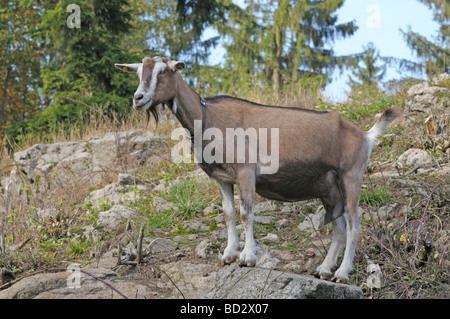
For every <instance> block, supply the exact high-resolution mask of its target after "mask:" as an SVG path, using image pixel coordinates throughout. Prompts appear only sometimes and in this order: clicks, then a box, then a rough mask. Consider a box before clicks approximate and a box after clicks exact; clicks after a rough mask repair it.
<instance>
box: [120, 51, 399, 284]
mask: <svg viewBox="0 0 450 319" xmlns="http://www.w3.org/2000/svg"><path fill="white" fill-rule="evenodd" d="M115 66H116V67H118V68H119V69H122V70H123V71H127V72H136V73H137V74H138V75H139V79H140V84H139V87H138V89H137V91H136V93H135V94H134V98H133V107H134V108H135V109H138V110H146V111H147V112H149V111H151V112H153V113H154V114H156V107H157V106H158V105H159V104H161V103H164V104H166V105H168V106H169V108H170V109H171V110H172V112H173V113H174V114H175V116H176V117H177V118H178V120H179V121H180V123H181V124H182V126H183V127H184V128H186V129H187V130H188V131H189V132H190V134H191V136H192V137H193V138H195V139H196V141H197V136H199V135H201V134H202V133H203V132H204V131H205V130H208V129H209V128H215V129H216V130H219V131H220V132H222V135H221V136H223V137H224V136H226V133H227V129H230V128H234V129H237V128H242V129H243V130H245V131H244V132H247V133H248V132H250V131H249V130H250V129H254V130H253V131H252V132H256V139H257V142H258V143H257V145H258V146H257V148H256V151H257V154H259V151H260V148H261V147H265V148H267V153H271V154H273V153H274V152H277V155H278V158H277V161H278V163H276V164H277V170H276V171H275V172H271V173H262V170H263V168H265V166H267V161H263V160H262V158H261V157H260V156H259V155H258V157H257V161H255V162H251V161H250V160H249V159H250V157H251V154H250V153H251V150H250V146H249V144H251V143H250V134H246V136H245V140H246V141H247V142H246V143H245V146H244V151H245V152H246V154H248V156H247V157H248V158H247V159H246V160H245V161H244V162H242V161H239V160H236V158H237V153H238V151H242V149H236V148H235V147H234V137H232V138H231V139H228V136H227V139H226V140H225V138H223V139H224V140H223V141H222V140H221V141H219V142H221V143H219V144H218V145H222V146H223V149H216V150H215V151H216V152H219V153H218V154H220V153H221V152H222V154H223V158H222V159H223V160H222V161H216V162H212V163H207V162H206V161H201V159H200V167H201V168H202V169H203V170H204V171H205V172H206V173H207V174H208V176H210V177H211V178H213V179H215V180H217V182H218V184H219V187H220V191H221V195H222V204H223V210H224V213H225V219H226V225H227V230H228V243H227V247H226V248H225V251H224V254H223V256H222V263H223V264H224V265H225V264H230V263H232V262H234V261H235V260H236V259H237V258H238V257H239V260H240V265H241V266H250V267H252V266H255V264H256V259H257V258H256V243H255V240H254V238H253V211H254V202H255V192H256V193H258V194H260V195H262V196H264V197H266V198H268V199H274V200H280V201H291V202H293V201H299V200H306V199H313V198H320V199H321V200H322V202H323V205H324V208H325V211H326V214H325V217H324V222H323V225H325V224H327V223H329V222H331V223H332V225H333V239H332V243H331V246H330V248H329V250H328V254H327V256H326V258H325V260H324V261H323V263H322V264H321V265H320V266H319V267H318V268H317V273H318V275H319V276H320V277H321V278H324V279H329V278H330V277H331V276H332V273H331V272H332V268H333V267H335V266H336V262H337V258H338V255H339V253H340V252H341V251H342V249H343V248H344V247H345V253H344V258H343V261H342V263H341V266H340V267H339V268H338V269H337V270H336V272H335V273H334V277H333V280H336V281H337V282H347V281H348V275H349V273H350V271H351V270H352V261H353V257H354V253H355V249H356V245H357V242H358V238H359V233H360V224H359V216H358V202H359V196H360V192H361V185H362V182H363V174H364V172H365V168H366V164H367V161H368V159H369V156H370V153H371V151H372V148H373V146H374V144H375V142H376V140H377V139H378V138H379V137H380V136H381V135H382V134H383V133H384V132H385V131H386V128H387V126H388V125H389V123H391V122H392V121H393V120H394V119H395V118H396V117H397V116H398V115H399V114H398V112H397V111H396V110H394V109H387V110H385V111H384V113H383V114H382V116H381V118H380V119H379V120H378V122H377V123H376V124H375V125H374V127H373V128H372V129H371V130H370V131H368V132H364V131H362V130H360V129H359V128H358V127H357V126H355V125H354V124H352V123H350V122H348V121H347V120H345V119H343V118H342V117H340V116H339V115H338V114H335V113H329V112H317V111H312V110H306V109H300V108H289V107H278V106H267V105H261V104H256V103H252V102H249V101H246V100H241V99H237V98H233V97H229V96H216V97H209V98H206V99H203V98H202V97H200V96H199V94H197V93H196V92H195V91H194V90H192V89H191V88H190V87H189V86H188V85H187V84H186V83H185V82H184V80H183V79H182V77H181V75H180V74H179V72H177V71H178V70H181V69H184V68H185V67H186V65H185V64H184V63H183V62H179V61H172V60H169V59H166V58H161V57H154V58H144V59H143V61H142V63H135V64H116V65H115ZM196 120H197V121H198V120H200V121H202V129H201V130H198V129H197V130H195V121H196ZM261 129H270V130H272V129H276V130H277V132H278V139H277V140H275V139H276V137H275V136H272V135H271V136H267V134H266V135H265V136H263V135H262V133H261ZM216 138H217V136H216ZM263 139H266V140H263ZM271 139H273V140H271ZM269 141H270V142H269ZM230 142H231V143H232V144H233V147H232V148H231V149H232V150H233V152H234V153H233V154H231V156H230V157H227V159H230V158H232V159H234V160H232V161H230V160H228V161H227V160H225V157H226V156H229V155H230V154H226V153H227V150H230V146H231V145H230ZM264 142H266V144H264ZM273 142H276V143H273ZM196 143H197V142H196ZM227 143H228V144H227ZM207 144H208V143H207V142H206V141H202V140H200V143H199V145H198V146H199V147H200V148H201V150H204V149H205V147H206V146H207ZM216 155H217V154H216ZM234 184H236V185H237V187H238V190H239V198H240V217H241V221H242V223H243V225H244V229H245V246H244V249H243V250H242V252H241V253H240V255H239V254H238V248H239V238H238V235H237V231H236V222H235V207H234V195H233V194H234V191H233V187H234Z"/></svg>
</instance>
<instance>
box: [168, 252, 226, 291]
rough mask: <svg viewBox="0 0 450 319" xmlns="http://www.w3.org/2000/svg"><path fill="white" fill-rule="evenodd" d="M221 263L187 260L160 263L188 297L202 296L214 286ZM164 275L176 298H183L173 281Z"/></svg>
mask: <svg viewBox="0 0 450 319" xmlns="http://www.w3.org/2000/svg"><path fill="white" fill-rule="evenodd" d="M218 264H219V263H215V264H214V265H211V264H194V263H190V262H185V261H178V262H174V263H170V264H165V265H160V266H159V267H160V268H161V269H162V270H164V272H165V273H166V274H167V276H169V277H170V278H171V280H172V281H173V282H174V283H176V285H177V287H178V289H180V290H181V291H182V292H183V295H184V297H185V298H187V299H192V298H194V299H198V298H201V297H202V296H203V295H204V294H205V292H207V291H210V290H211V289H212V288H214V284H215V283H216V276H217V271H218V270H219V265H218ZM167 276H163V277H162V279H163V280H164V281H165V282H166V283H167V284H168V285H170V287H171V288H173V289H172V291H173V295H174V297H175V298H182V296H181V294H180V292H179V291H178V289H176V288H175V287H174V286H173V284H172V282H171V281H170V280H169V279H168V278H167Z"/></svg>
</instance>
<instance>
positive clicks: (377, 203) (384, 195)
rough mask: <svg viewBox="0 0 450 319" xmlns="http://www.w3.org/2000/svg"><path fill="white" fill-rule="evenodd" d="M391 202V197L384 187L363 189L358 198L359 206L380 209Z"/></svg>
mask: <svg viewBox="0 0 450 319" xmlns="http://www.w3.org/2000/svg"><path fill="white" fill-rule="evenodd" d="M390 200H391V195H390V194H389V193H388V191H387V190H386V188H385V187H382V186H375V187H373V188H363V189H362V192H361V196H360V198H359V204H360V205H364V204H366V205H369V206H372V207H381V206H385V205H387V204H388V203H389V202H390Z"/></svg>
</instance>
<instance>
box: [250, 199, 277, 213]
mask: <svg viewBox="0 0 450 319" xmlns="http://www.w3.org/2000/svg"><path fill="white" fill-rule="evenodd" d="M274 210H276V208H275V206H274V205H273V204H271V203H270V202H268V201H265V202H262V203H258V204H256V205H255V210H254V212H255V214H256V213H260V212H272V211H274Z"/></svg>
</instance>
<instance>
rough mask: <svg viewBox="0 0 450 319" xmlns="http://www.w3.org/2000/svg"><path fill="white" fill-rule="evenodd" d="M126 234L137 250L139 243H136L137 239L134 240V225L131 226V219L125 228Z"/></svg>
mask: <svg viewBox="0 0 450 319" xmlns="http://www.w3.org/2000/svg"><path fill="white" fill-rule="evenodd" d="M125 232H126V234H127V236H128V238H130V240H131V241H132V242H133V244H134V247H136V248H137V241H136V238H134V229H133V225H131V221H130V220H129V219H128V221H127V227H126V228H125Z"/></svg>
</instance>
